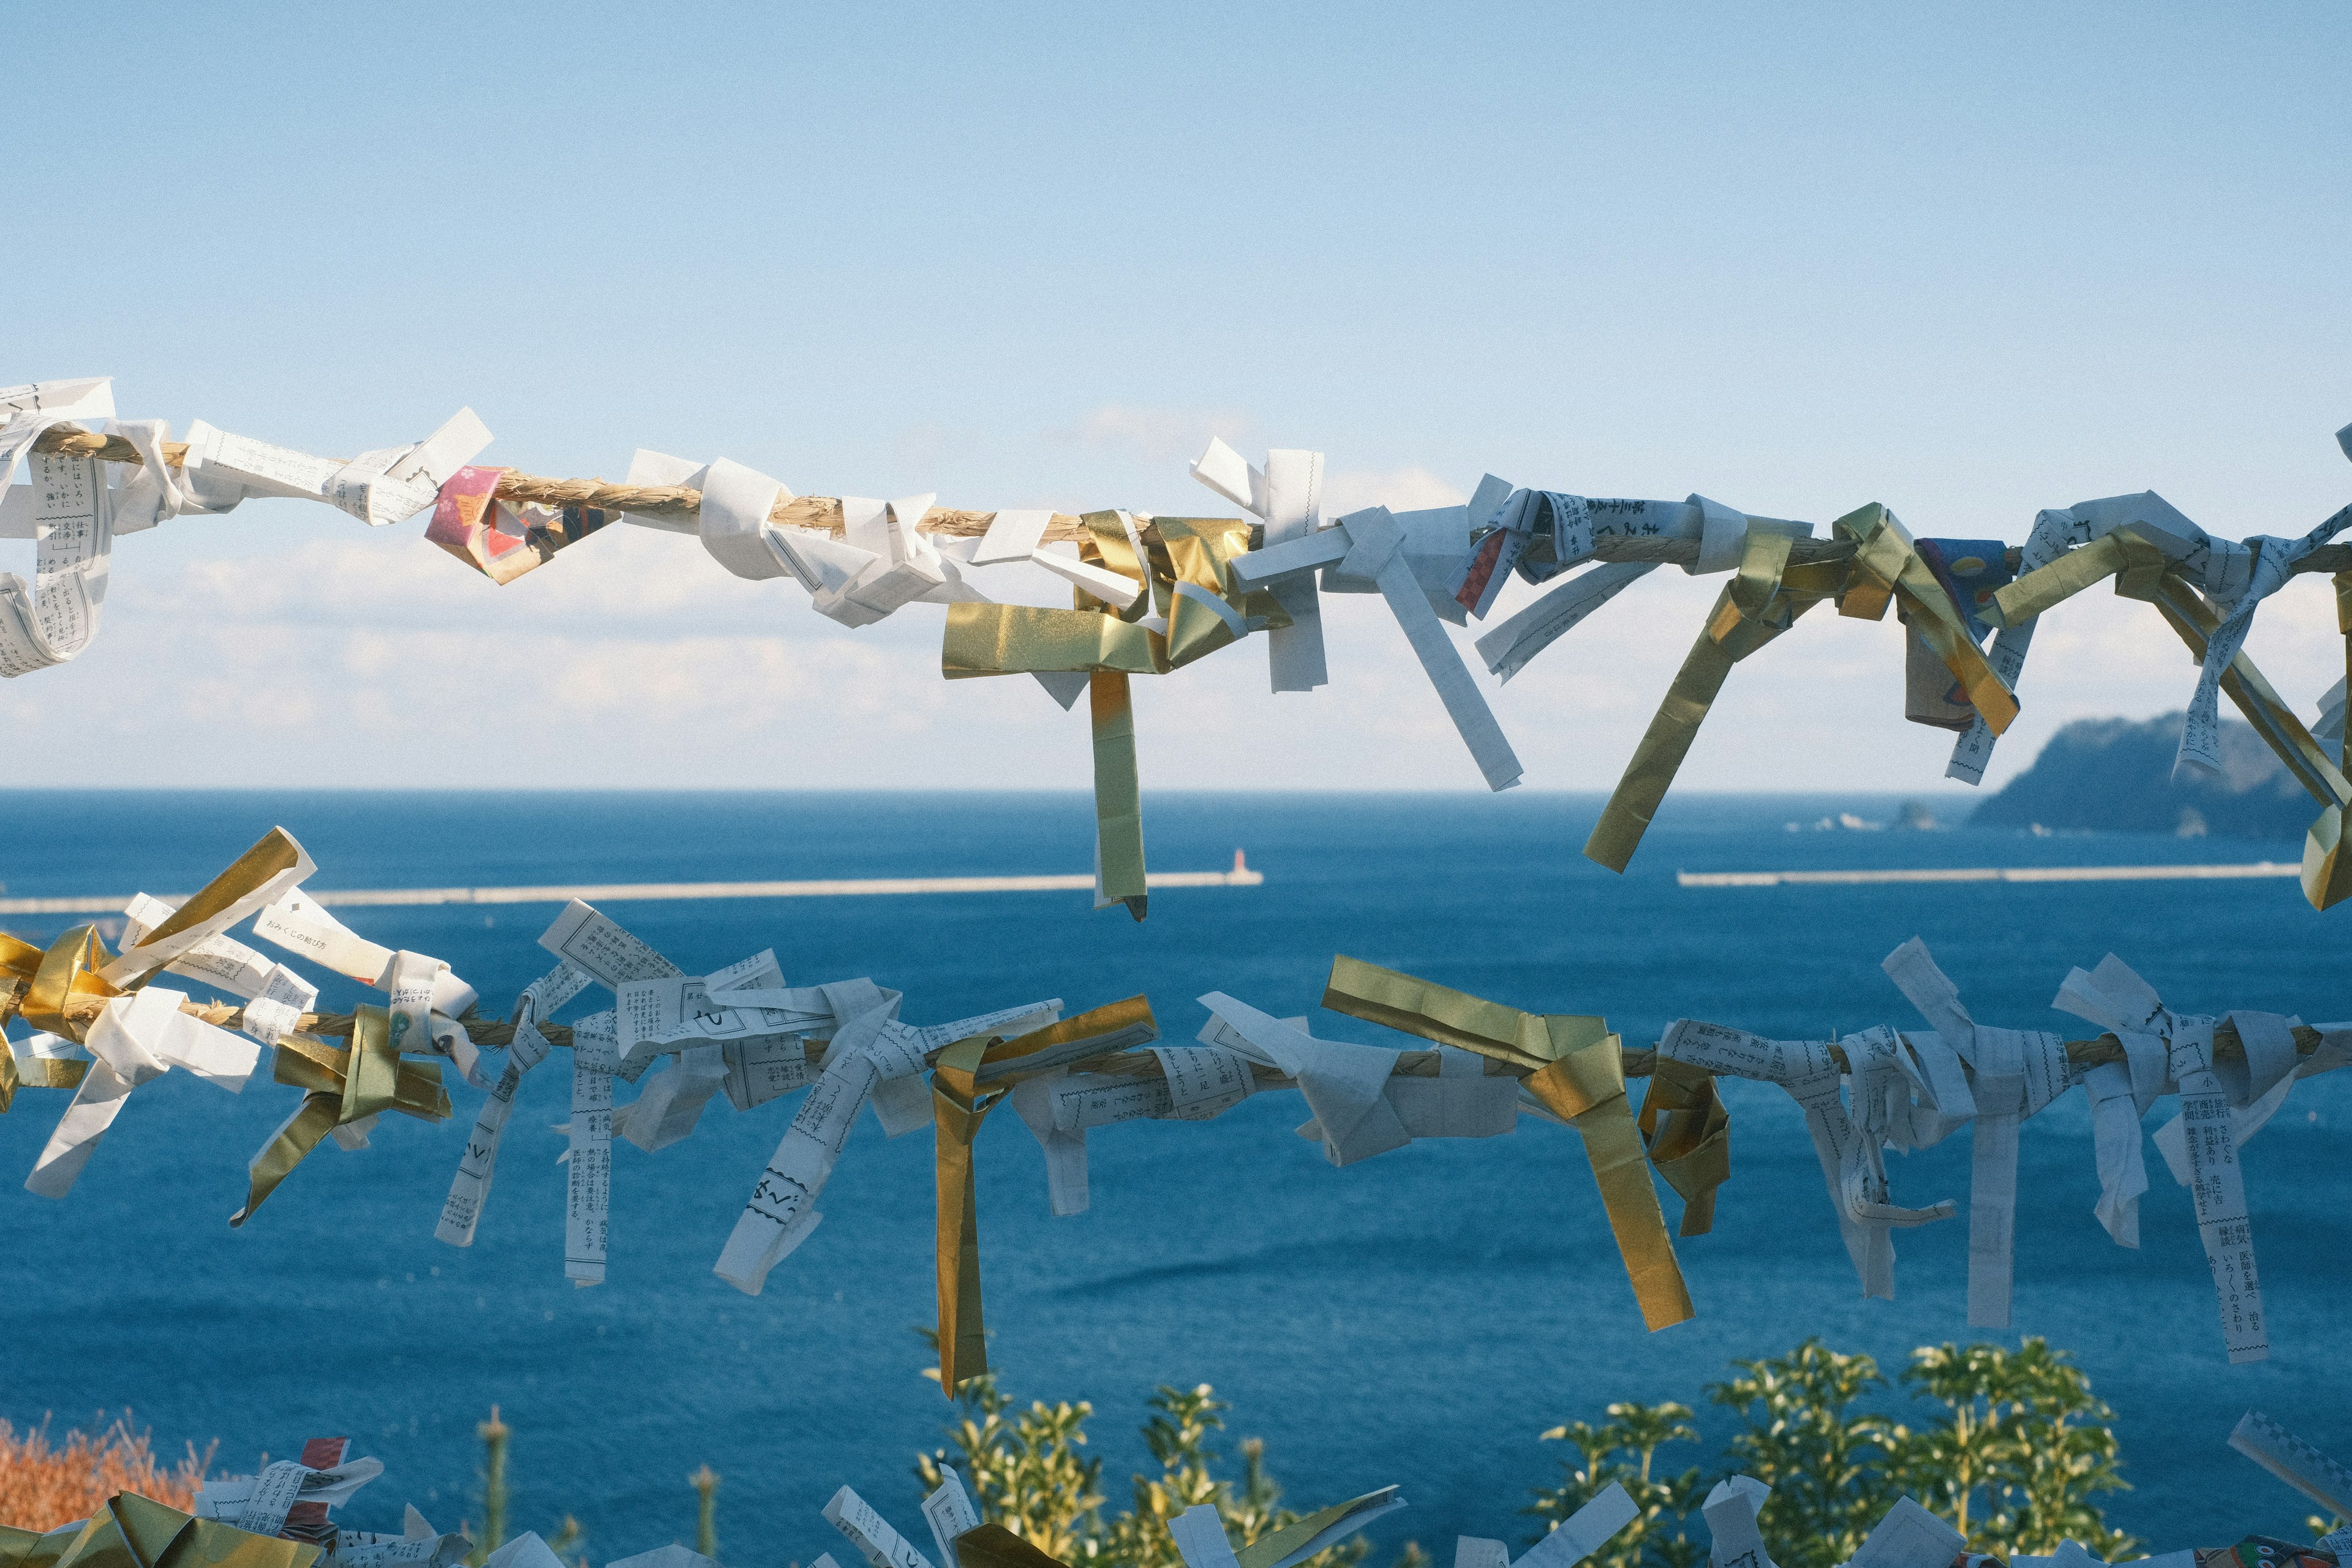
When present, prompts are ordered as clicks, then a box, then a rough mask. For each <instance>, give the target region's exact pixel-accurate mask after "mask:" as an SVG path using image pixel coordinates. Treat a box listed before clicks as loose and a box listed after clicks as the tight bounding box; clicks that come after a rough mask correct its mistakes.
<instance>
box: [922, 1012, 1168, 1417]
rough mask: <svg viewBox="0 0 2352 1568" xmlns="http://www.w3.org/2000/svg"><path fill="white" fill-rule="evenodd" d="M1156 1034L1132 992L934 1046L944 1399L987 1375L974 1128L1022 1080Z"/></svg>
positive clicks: (1157, 1029) (1139, 1042) (1141, 1042)
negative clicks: (1021, 1030) (1047, 1020)
mask: <svg viewBox="0 0 2352 1568" xmlns="http://www.w3.org/2000/svg"><path fill="white" fill-rule="evenodd" d="M1159 1037H1160V1026H1159V1025H1158V1024H1157V1023H1156V1022H1155V1021H1154V1020H1153V1018H1152V1016H1151V1004H1150V1002H1149V1001H1148V1000H1146V999H1145V998H1143V997H1141V996H1130V997H1129V998H1127V999H1126V1000H1125V1001H1123V1002H1114V1003H1112V1004H1110V1005H1108V1006H1104V1007H1096V1008H1093V1009H1091V1010H1090V1011H1087V1012H1085V1013H1080V1014H1077V1015H1076V1016H1073V1017H1069V1018H1065V1019H1062V1020H1061V1021H1060V1022H1058V1023H1054V1024H1048V1025H1046V1026H1045V1027H1044V1028H1041V1029H1033V1030H1031V1031H1030V1032H1029V1033H1027V1034H1024V1035H1020V1036H1017V1037H1013V1038H1011V1039H1007V1038H1005V1037H1003V1035H999V1034H975V1035H971V1036H969V1037H964V1038H960V1039H957V1040H955V1041H953V1042H952V1043H950V1044H949V1045H947V1046H946V1047H943V1048H941V1049H940V1052H939V1055H938V1058H937V1059H936V1061H935V1062H934V1064H933V1069H932V1073H931V1106H932V1111H933V1114H934V1116H935V1118H936V1121H937V1124H938V1128H939V1142H938V1150H937V1154H936V1157H935V1175H936V1184H937V1188H938V1196H939V1258H938V1276H939V1305H940V1323H939V1346H940V1392H942V1393H944V1394H947V1395H948V1396H949V1397H950V1398H953V1397H954V1395H955V1391H956V1389H957V1387H958V1385H959V1384H962V1383H963V1382H964V1381H965V1380H967V1379H969V1378H973V1377H977V1376H979V1375H980V1374H981V1373H984V1372H986V1371H987V1370H988V1339H987V1331H986V1328H985V1326H984V1324H983V1321H982V1303H981V1291H980V1214H979V1197H978V1188H977V1185H976V1184H975V1183H974V1181H973V1174H972V1143H973V1141H974V1140H975V1139H976V1138H977V1137H978V1136H979V1134H980V1129H981V1125H982V1122H983V1121H986V1120H987V1117H988V1113H989V1112H990V1111H992V1110H995V1109H996V1108H997V1107H998V1106H999V1105H1001V1104H1003V1102H1004V1101H1005V1100H1006V1098H1007V1097H1008V1096H1009V1095H1010V1094H1011V1093H1012V1092H1013V1089H1015V1088H1016V1087H1017V1086H1018V1085H1019V1084H1020V1083H1021V1082H1022V1080H1024V1079H1029V1078H1035V1077H1043V1076H1046V1075H1049V1074H1052V1073H1055V1072H1058V1071H1060V1070H1061V1069H1063V1068H1066V1067H1068V1066H1069V1064H1070V1063H1072V1062H1074V1061H1079V1060H1083V1059H1085V1058H1087V1057H1095V1056H1102V1055H1105V1054H1108V1053H1109V1052H1113V1051H1121V1050H1127V1049H1129V1048H1131V1047H1136V1046H1141V1045H1148V1044H1150V1042H1151V1041H1153V1040H1156V1039H1158V1038H1159Z"/></svg>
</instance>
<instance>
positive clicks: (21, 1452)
mask: <svg viewBox="0 0 2352 1568" xmlns="http://www.w3.org/2000/svg"><path fill="white" fill-rule="evenodd" d="M98 1419H99V1420H100V1421H104V1420H105V1419H106V1415H105V1413H104V1412H102V1411H101V1412H100V1414H99V1416H98ZM217 1447H219V1445H218V1444H217V1443H215V1445H213V1447H211V1448H206V1449H205V1451H204V1453H203V1455H202V1456H201V1457H200V1456H198V1454H197V1453H196V1446H195V1445H194V1443H191V1444H189V1445H188V1453H187V1458H184V1459H182V1460H181V1461H180V1462H179V1463H178V1464H176V1465H174V1466H173V1467H172V1468H169V1469H166V1468H163V1464H162V1462H161V1461H159V1460H158V1459H157V1458H155V1453H154V1450H153V1448H152V1447H150V1438H149V1436H148V1434H146V1433H144V1432H134V1431H132V1430H131V1413H130V1412H129V1411H127V1410H126V1411H124V1412H123V1413H122V1417H121V1420H118V1421H115V1422H113V1423H112V1424H110V1425H109V1426H105V1427H103V1428H101V1429H100V1431H99V1433H98V1434H97V1435H96V1436H91V1435H90V1434H89V1433H88V1432H82V1431H72V1432H68V1433H67V1434H66V1435H65V1437H64V1440H63V1441H61V1442H59V1443H57V1444H54V1445H53V1444H51V1442H50V1441H49V1428H48V1423H47V1421H44V1422H42V1424H41V1425H40V1426H35V1427H29V1428H26V1430H24V1431H21V1432H20V1431H18V1430H17V1429H16V1427H15V1426H11V1425H10V1424H9V1423H8V1422H6V1421H5V1420H0V1524H11V1525H15V1526H16V1528H17V1529H19V1530H55V1529H56V1528H57V1527H58V1526H59V1525H61V1524H70V1523H71V1522H73V1521H75V1520H78V1519H88V1518H89V1516H90V1515H91V1514H93V1513H96V1512H97V1511H98V1510H100V1509H101V1508H103V1507H105V1506H106V1500H107V1499H108V1498H110V1497H112V1496H113V1495H114V1494H115V1493H116V1492H122V1491H131V1492H137V1493H138V1494H139V1495H140V1496H142V1497H148V1498H153V1499H154V1500H156V1501H157V1502H160V1503H167V1504H169V1505H170V1506H172V1507H173V1508H176V1509H181V1510H186V1509H189V1508H192V1507H194V1502H195V1496H196V1488H197V1487H198V1485H200V1484H201V1483H202V1482H203V1480H204V1475H205V1468H207V1467H208V1466H210V1465H211V1463H212V1458H213V1452H214V1449H215V1448H217Z"/></svg>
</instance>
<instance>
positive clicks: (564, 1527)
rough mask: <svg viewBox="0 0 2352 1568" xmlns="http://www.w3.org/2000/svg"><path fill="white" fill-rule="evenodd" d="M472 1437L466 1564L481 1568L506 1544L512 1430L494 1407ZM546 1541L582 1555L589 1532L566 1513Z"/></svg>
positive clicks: (583, 1566) (461, 1529)
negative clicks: (477, 1487)
mask: <svg viewBox="0 0 2352 1568" xmlns="http://www.w3.org/2000/svg"><path fill="white" fill-rule="evenodd" d="M474 1435H475V1436H478V1437H479V1438H480V1439H481V1440H482V1533H481V1535H480V1536H479V1537H478V1539H477V1540H476V1541H475V1542H474V1549H473V1550H472V1551H471V1552H467V1554H466V1562H467V1563H468V1564H470V1565H471V1568H482V1564H483V1563H485V1562H487V1561H488V1558H489V1555H490V1553H491V1552H496V1551H497V1550H498V1549H499V1547H500V1546H503V1545H504V1544H506V1539H507V1444H508V1442H509V1439H511V1438H512V1437H513V1436H514V1428H513V1427H511V1426H508V1425H507V1424H506V1423H505V1422H504V1421H501V1420H500V1419H499V1407H498V1406H497V1405H491V1406H490V1418H489V1419H488V1421H485V1422H483V1423H481V1424H480V1425H479V1426H476V1427H475V1428H474ZM705 1468H709V1467H707V1466H706V1467H705ZM457 1531H458V1533H459V1534H461V1535H462V1534H466V1533H467V1529H466V1521H464V1520H459V1521H457ZM545 1540H546V1542H547V1548H548V1550H549V1551H551V1552H554V1553H555V1555H556V1556H558V1557H562V1555H563V1554H564V1553H565V1552H581V1551H582V1550H583V1547H584V1546H585V1545H586V1543H587V1540H588V1532H587V1531H584V1530H583V1529H581V1528H580V1521H578V1520H577V1519H574V1518H573V1517H572V1515H570V1514H568V1513H567V1514H565V1515H564V1516H563V1522H562V1524H559V1525H557V1526H556V1527H555V1528H554V1529H553V1530H552V1531H549V1532H548V1533H547V1535H546V1537H545ZM579 1562H580V1568H587V1563H588V1560H587V1557H586V1556H585V1554H584V1553H583V1555H582V1556H581V1558H580V1559H579Z"/></svg>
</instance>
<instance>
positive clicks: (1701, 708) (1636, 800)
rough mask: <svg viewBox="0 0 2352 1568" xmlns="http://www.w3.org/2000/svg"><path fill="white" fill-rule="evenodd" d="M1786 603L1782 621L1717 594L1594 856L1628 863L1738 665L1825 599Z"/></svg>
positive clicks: (1629, 769) (1613, 797)
mask: <svg viewBox="0 0 2352 1568" xmlns="http://www.w3.org/2000/svg"><path fill="white" fill-rule="evenodd" d="M1750 537H1753V536H1752V535H1751V536H1750ZM1819 603H1821V599H1820V597H1818V596H1814V595H1790V594H1783V595H1780V605H1781V606H1782V611H1783V614H1784V615H1785V617H1786V618H1785V619H1782V620H1780V622H1779V623H1778V624H1777V625H1776V624H1774V622H1773V621H1771V620H1769V619H1764V618H1757V619H1750V618H1748V617H1747V616H1740V615H1739V614H1738V607H1737V606H1736V605H1734V604H1733V603H1732V598H1731V591H1730V589H1728V588H1726V589H1725V590H1724V591H1723V592H1722V593H1721V594H1719V595H1717V597H1716V601H1715V608H1714V609H1713V610H1712V611H1710V612H1709V613H1708V615H1707V629H1706V631H1703V632H1701V633H1700V634H1699V637H1698V640H1697V641H1696V642H1695V643H1693V644H1692V645H1691V650H1690V652H1689V654H1688V655H1686V656H1685V658H1684V659H1683V664H1682V668H1680V669H1678V670H1676V671H1675V679H1674V684H1673V685H1672V686H1669V687H1668V688H1667V689H1666V694H1665V696H1664V698H1663V699H1661V700H1659V703H1658V711H1657V714H1656V716H1655V717H1654V718H1653V719H1651V721H1650V727H1649V728H1648V729H1647V730H1645V731H1643V733H1642V741H1641V744H1639V745H1637V746H1635V747H1634V748H1633V759H1632V760H1631V761H1630V762H1628V763H1626V764H1625V773H1624V776H1623V777H1622V778H1620V779H1619V780H1618V781H1617V787H1616V788H1615V789H1614V790H1612V792H1610V795H1609V804H1608V805H1606V806H1604V807H1602V808H1601V820H1600V821H1599V822H1598V823H1596V824H1594V825H1593V828H1592V834H1591V837H1589V838H1587V839H1586V840H1585V843H1584V854H1585V858H1587V859H1590V860H1594V861H1597V862H1599V863H1600V864H1601V865H1603V866H1606V867H1608V868H1610V869H1611V870H1612V871H1622V870H1623V869H1624V868H1625V867H1626V865H1627V863H1628V862H1630V861H1631V860H1632V859H1633V851H1634V850H1636V849H1638V848H1640V847H1641V844H1642V836H1643V834H1644V833H1646V832H1648V831H1649V828H1650V821H1651V819H1652V818H1653V817H1654V816H1656V815H1657V810H1658V805H1659V803H1660V802H1662V801H1664V799H1665V798H1666V791H1667V790H1668V789H1670V788H1672V787H1673V785H1674V782H1675V773H1677V772H1679V771H1680V770H1681V768H1682V765H1683V759H1684V758H1685V757H1686V756H1688V755H1689V754H1690V749H1691V743H1692V742H1694V741H1696V740H1697V739H1698V731H1699V726H1700V725H1701V724H1704V723H1705V722H1706V715H1707V711H1708V710H1709V709H1711V708H1713V707H1714V706H1715V700H1716V698H1717V696H1719V695H1721V693H1722V691H1723V683H1724V681H1725V679H1727V678H1728V677H1729V676H1730V674H1731V667H1732V666H1733V665H1735V664H1737V663H1738V662H1739V661H1740V660H1741V659H1743V658H1747V657H1748V655H1749V654H1751V653H1754V652H1755V651H1756V650H1757V649H1758V648H1759V647H1763V646H1764V645H1765V644H1766V643H1768V642H1770V641H1771V640H1772V639H1773V638H1774V637H1779V636H1780V634H1781V633H1782V632H1783V631H1786V630H1787V629H1788V628H1789V627H1790V626H1791V625H1793V624H1794V623H1795V621H1796V618H1797V617H1798V616H1801V615H1803V614H1804V613H1805V612H1806V611H1807V610H1810V609H1811V608H1812V607H1813V606H1814V605H1817V604H1819ZM1727 612H1728V613H1729V614H1731V615H1732V616H1733V617H1734V622H1733V624H1732V625H1731V626H1725V627H1724V630H1723V635H1722V637H1719V638H1718V637H1717V636H1716V635H1715V631H1716V628H1717V626H1722V625H1723V621H1724V617H1725V616H1726V614H1727Z"/></svg>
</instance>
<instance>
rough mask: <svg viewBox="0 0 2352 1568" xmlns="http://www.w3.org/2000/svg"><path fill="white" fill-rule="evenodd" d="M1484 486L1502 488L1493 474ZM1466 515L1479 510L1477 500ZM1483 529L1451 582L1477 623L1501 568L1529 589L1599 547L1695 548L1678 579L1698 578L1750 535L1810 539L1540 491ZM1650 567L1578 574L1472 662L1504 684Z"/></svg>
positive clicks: (1628, 565) (1735, 563) (1689, 510)
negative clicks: (1625, 542)
mask: <svg viewBox="0 0 2352 1568" xmlns="http://www.w3.org/2000/svg"><path fill="white" fill-rule="evenodd" d="M1486 484H1489V485H1493V486H1496V487H1497V488H1498V489H1500V488H1505V487H1503V485H1502V481H1501V480H1499V479H1496V478H1495V477H1494V476H1493V475H1491V474H1489V475H1488V476H1487V477H1486ZM1485 493H1486V490H1485V487H1484V486H1482V487H1481V494H1482V495H1483V494H1485ZM1469 510H1471V511H1472V512H1473V513H1477V512H1478V511H1479V502H1478V500H1477V499H1475V498H1474V499H1473V500H1472V502H1471V506H1470V509H1469ZM1486 526H1490V527H1491V528H1492V530H1493V531H1491V532H1483V533H1481V534H1480V536H1479V537H1478V539H1477V542H1475V544H1474V545H1473V546H1472V547H1471V548H1470V550H1469V552H1468V553H1467V554H1466V555H1465V557H1464V559H1463V562H1462V564H1461V565H1460V566H1458V567H1457V568H1456V569H1455V571H1454V576H1453V579H1452V582H1453V586H1454V588H1455V590H1457V591H1458V592H1459V593H1460V594H1461V595H1463V598H1462V604H1463V605H1465V606H1467V607H1468V608H1469V609H1470V611H1471V613H1473V614H1475V615H1476V616H1478V617H1480V618H1481V619H1484V618H1485V616H1486V612H1487V610H1488V609H1490V608H1491V607H1492V606H1493V604H1494V599H1495V595H1496V592H1497V591H1499V589H1500V588H1501V586H1502V581H1503V578H1504V576H1505V575H1506V573H1505V572H1503V571H1501V570H1498V568H1500V567H1503V566H1509V567H1511V568H1513V569H1515V570H1517V573H1518V574H1519V575H1520V576H1521V577H1523V578H1525V579H1526V580H1527V581H1528V582H1530V583H1541V582H1545V581H1548V580H1549V579H1550V578H1551V577H1553V576H1555V575H1557V574H1559V573H1560V572H1561V571H1564V570H1566V569H1567V568H1569V567H1570V566H1575V565H1580V564H1582V563H1585V562H1587V561H1590V560H1591V558H1592V555H1593V554H1594V552H1595V549H1596V544H1597V542H1598V541H1601V540H1605V539H1657V540H1664V539H1675V540H1689V541H1692V542H1696V544H1697V546H1698V550H1697V552H1696V556H1695V558H1694V559H1692V560H1691V561H1689V562H1686V563H1684V566H1683V571H1684V572H1685V574H1690V575H1693V576H1696V575H1698V574H1702V573H1707V574H1713V573H1720V572H1737V571H1739V570H1740V569H1741V567H1742V565H1743V564H1744V563H1747V562H1748V559H1749V553H1748V541H1749V539H1750V538H1751V537H1752V536H1754V535H1755V534H1758V533H1771V534H1776V535H1780V536H1783V537H1785V538H1787V539H1789V540H1790V541H1791V542H1794V541H1796V540H1800V539H1810V538H1811V536H1812V531H1813V530H1812V524H1811V523H1807V522H1790V521H1783V520H1781V519H1778V518H1760V517H1750V516H1748V514H1747V513H1746V512H1742V511H1739V510H1735V509H1734V508H1731V507H1727V506H1726V505H1724V504H1723V503H1722V502H1721V501H1717V500H1710V499H1709V498H1707V497H1706V496H1702V495H1693V496H1691V497H1690V498H1689V499H1688V500H1684V501H1681V502H1679V503H1677V502H1675V501H1654V500H1591V499H1588V498H1586V497H1582V496H1571V495H1564V494H1561V493H1559V492H1557V491H1548V490H1511V491H1509V495H1508V499H1507V500H1505V501H1503V502H1502V503H1501V504H1500V506H1499V508H1498V509H1496V510H1494V511H1493V521H1492V523H1491V524H1488V525H1486ZM1658 565H1659V563H1657V562H1654V561H1612V562H1607V563H1602V564H1601V565H1598V566H1595V567H1594V568H1592V570H1591V571H1589V572H1584V573H1580V574H1578V575H1577V576H1576V577H1575V578H1574V579H1572V580H1570V582H1567V583H1564V584H1560V585H1559V587H1557V588H1554V589H1553V590H1552V591H1551V592H1549V593H1548V594H1546V595H1543V596H1542V597H1540V598H1538V599H1537V600H1536V601H1535V602H1534V603H1532V604H1530V605H1528V606H1527V607H1526V608H1524V609H1522V610H1520V611H1518V612H1517V614H1515V615H1513V616H1511V617H1510V618H1509V619H1507V620H1506V621H1504V622H1502V623H1501V624H1500V625H1498V626H1496V627H1495V628H1494V629H1493V630H1492V631H1490V632H1488V633H1486V636H1484V637H1480V638H1479V639H1478V654H1479V657H1480V658H1484V659H1485V660H1486V668H1488V669H1490V670H1492V671H1494V672H1495V673H1496V675H1498V676H1500V677H1502V678H1503V679H1505V680H1508V679H1511V677H1512V676H1514V675H1516V674H1517V673H1518V672H1519V671H1520V670H1521V669H1523V668H1526V666H1527V664H1528V660H1530V659H1532V658H1535V656H1536V655H1538V654H1539V653H1541V652H1542V651H1543V650H1544V649H1545V648H1546V647H1549V646H1550V645H1551V644H1552V643H1553V642H1555V641H1556V640H1558V639H1559V637H1561V636H1562V635H1563V634H1565V633H1567V632H1568V631H1570V629H1572V628H1573V627H1575V626H1578V625H1580V623H1581V622H1582V621H1583V620H1584V619H1585V617H1586V616H1590V615H1591V614H1592V613H1593V612H1594V611H1595V610H1597V609H1599V608H1600V607H1601V605H1605V604H1607V603H1608V602H1609V601H1610V600H1611V599H1612V598H1614V597H1616V595H1619V594H1620V593H1622V592H1623V591H1624V590H1625V589H1626V588H1627V587H1629V586H1631V585H1632V584H1633V583H1634V582H1635V581H1636V580H1638V579H1639V578H1641V577H1643V575H1645V574H1648V573H1651V572H1654V571H1656V570H1657V568H1658ZM1745 592H1747V590H1743V593H1745Z"/></svg>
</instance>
